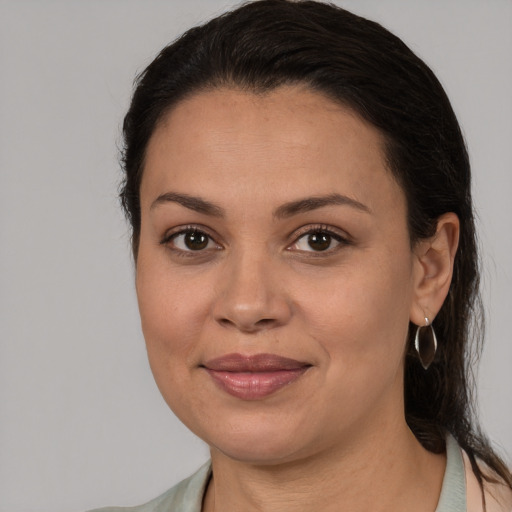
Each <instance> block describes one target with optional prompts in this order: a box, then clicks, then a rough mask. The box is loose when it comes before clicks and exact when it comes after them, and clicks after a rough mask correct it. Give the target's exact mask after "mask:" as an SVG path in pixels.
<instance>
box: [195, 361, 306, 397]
mask: <svg viewBox="0 0 512 512" xmlns="http://www.w3.org/2000/svg"><path fill="white" fill-rule="evenodd" d="M203 367H204V368H205V369H206V371H207V372H208V373H209V374H210V376H211V377H212V378H213V380H214V382H215V384H217V385H218V386H219V387H220V388H221V389H222V390H224V391H226V392H227V393H229V394H230V395H232V396H235V397H237V398H241V399H242V400H259V399H262V398H265V397H266V396H268V395H271V394H272V393H275V392H276V391H278V390H279V389H281V388H283V387H285V386H288V385H289V384H291V383H292V382H294V381H295V380H297V379H298V378H299V377H300V376H301V375H303V374H304V372H306V370H307V369H308V368H310V367H311V365H310V364H307V363H303V362H300V361H295V360H294V359H289V358H286V357H281V356H276V355H273V354H256V355H253V356H243V355H241V354H228V355H225V356H222V357H219V358H217V359H212V360H211V361H208V362H206V363H205V364H204V365H203Z"/></svg>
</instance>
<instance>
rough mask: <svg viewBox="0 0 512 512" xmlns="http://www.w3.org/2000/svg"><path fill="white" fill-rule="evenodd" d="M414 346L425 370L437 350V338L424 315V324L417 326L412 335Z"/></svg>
mask: <svg viewBox="0 0 512 512" xmlns="http://www.w3.org/2000/svg"><path fill="white" fill-rule="evenodd" d="M414 348H415V349H416V352H417V353H418V357H419V359H420V363H421V366H423V368H424V369H425V370H428V367H429V366H430V365H431V364H432V361H433V360H434V357H435V355H436V351H437V338H436V333H435V332H434V328H433V327H432V325H431V324H430V322H429V319H428V318H427V317H425V325H424V326H418V328H417V329H416V336H415V337H414Z"/></svg>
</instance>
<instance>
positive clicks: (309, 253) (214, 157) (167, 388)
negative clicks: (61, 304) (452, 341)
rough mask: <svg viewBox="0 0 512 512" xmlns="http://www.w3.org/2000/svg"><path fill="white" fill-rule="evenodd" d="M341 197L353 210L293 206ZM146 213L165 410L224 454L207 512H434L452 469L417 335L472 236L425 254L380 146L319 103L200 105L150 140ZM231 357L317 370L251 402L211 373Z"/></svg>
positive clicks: (286, 98)
mask: <svg viewBox="0 0 512 512" xmlns="http://www.w3.org/2000/svg"><path fill="white" fill-rule="evenodd" d="M333 193H336V194H339V195H340V196H342V197H344V198H348V200H344V202H343V204H324V205H323V206H319V205H318V204H317V205H316V207H315V208H313V209H310V210H308V211H305V210H304V208H302V209H300V208H299V209H298V211H297V208H296V209H295V211H292V210H293V209H291V208H289V207H288V208H287V209H286V207H285V206H283V205H289V204H290V203H292V202H297V201H300V200H303V199H306V198H318V197H326V196H332V194H333ZM165 194H167V196H165ZM170 194H174V195H170ZM184 195H186V196H187V197H188V196H191V197H195V198H201V200H204V201H207V202H208V203H210V204H211V205H214V208H213V209H212V208H210V210H211V211H205V210H204V208H203V209H202V210H201V208H199V206H201V205H199V206H198V203H197V201H196V202H195V203H193V202H190V201H189V202H188V203H186V202H185V201H183V196H184ZM355 202H357V204H356V203H355ZM203 206H204V205H203ZM198 210H201V211H198ZM284 213H286V214H284ZM141 214H142V222H141V236H140V246H139V251H138V258H137V277H136V286H137V294H138V300H139V308H140V313H141V319H142V328H143V331H144V336H145V339H146V343H147V350H148V356H149V361H150V365H151V368H152V371H153V373H154V376H155V380H156V382H157V384H158V386H159V389H160V391H161V393H162V395H163V396H164V398H165V400H166V401H167V403H168V404H169V406H170V407H171V408H172V410H173V411H174V412H175V413H176V415H177V416H178V417H179V418H180V419H181V420H182V421H183V422H184V423H185V424H186V425H187V426H188V427H189V428H190V429H191V430H192V431H193V432H195V433H196V434H197V435H198V436H200V437H201V438H202V439H204V440H205V441H206V442H207V443H208V444H209V446H210V447H211V454H212V464H213V475H214V476H213V479H212V481H211V482H210V485H209V488H208V492H207V494H206V498H205V501H204V506H203V510H205V511H211V510H226V511H230V510H246V511H251V510H261V511H266V510H281V511H287V510H301V511H309V510H311V511H313V510H315V511H317V510H324V511H330V510H339V503H341V502H343V503H344V509H346V510H351V511H359V510H361V511H362V510H374V511H378V510H395V511H400V510H416V511H421V510H425V511H433V510H435V507H436V503H437V500H438V497H439V492H440V488H441V483H442V477H443V473H444V465H445V460H444V456H442V455H433V454H430V453H428V452H427V451H425V450H424V449H423V448H422V447H421V445H420V444H419V443H418V442H417V441H416V439H415V438H414V436H413V435H412V433H411V432H410V430H409V429H408V427H407V424H406V422H405V418H404V404H403V364H404V352H405V344H406V338H407V332H408V328H409V322H410V321H412V322H413V323H416V324H418V325H423V324H424V317H425V316H428V317H429V318H430V319H431V320H432V319H433V318H434V317H435V314H436V313H437V311H438V310H439V309H440V307H441V305H442V302H443V300H444V298H445V296H446V294H447V292H448V287H449V283H450V279H451V273H452V266H453V257H454V254H455V251H456V247H457V239H458V220H457V217H456V216H455V215H453V214H446V215H445V216H443V217H442V218H441V219H439V224H438V230H437V233H436V235H435V236H434V237H433V238H432V239H429V240H423V241H421V242H419V243H417V244H415V245H414V246H413V248H412V249H411V242H410V239H409V234H408V230H407V221H406V203H405V196H404V193H403V191H402V189H401V188H400V186H399V185H398V184H397V182H396V181H395V180H394V178H393V176H392V174H391V172H390V171H389V170H388V169H387V168H386V164H385V158H384V151H383V139H382V136H381V134H380V133H379V132H378V131H377V130H376V129H375V128H374V127H372V126H371V125H369V124H368V123H366V122H364V121H363V120H362V119H361V118H360V117H358V116H357V115H356V114H355V113H353V112H352V111H350V110H349V109H347V108H345V107H342V106H340V105H338V104H336V103H334V102H332V101H331V100H329V99H327V98H325V97H324V96H322V95H320V94H318V93H315V92H311V91H309V90H307V89H305V88H300V87H281V88H278V89H276V90H274V91H272V92H270V93H266V94H264V95H256V94H252V93H246V92H241V91H238V90H234V89H221V90H214V91H209V92H201V93H198V94H197V95H195V96H192V97H190V98H188V99H186V100H184V101H182V102H181V103H179V104H178V105H177V106H176V107H175V108H174V109H173V110H172V111H171V112H170V113H169V114H168V115H167V117H166V118H165V119H164V120H163V122H162V123H161V124H160V125H159V126H158V128H157V129H156V130H155V133H154V134H153V136H152V138H151V140H150V143H149V145H148V148H147V153H146V162H145V168H144V176H143V180H142V184H141ZM191 228H195V229H196V230H197V229H198V230H200V231H202V232H203V233H204V234H206V235H208V238H205V240H206V241H207V245H206V246H205V247H204V248H203V249H200V250H190V249H189V248H188V247H187V245H186V244H185V241H186V238H185V233H186V232H187V230H188V232H189V233H190V230H191ZM312 231H313V232H316V233H319V232H321V233H319V234H321V235H323V236H325V237H326V238H325V240H327V245H328V247H327V249H325V250H318V246H317V245H314V244H313V246H312V245H311V244H310V243H309V242H308V240H309V239H308V233H311V232H312ZM230 353H239V354H244V355H253V354H260V353H270V354H276V355H279V356H284V357H287V358H292V359H295V360H297V361H301V362H306V363H307V364H308V365H310V367H309V369H308V370H307V371H306V372H305V373H304V374H303V375H302V376H301V377H300V378H299V379H297V380H296V381H295V382H293V383H291V384H290V385H288V386H285V387H284V388H282V389H280V390H278V391H277V392H275V393H273V394H271V395H269V396H267V397H265V398H263V399H260V400H242V399H240V398H237V397H234V396H232V395H230V394H228V393H226V392H225V391H223V390H222V389H220V388H219V387H218V386H217V385H216V384H215V382H213V380H212V378H211V376H210V375H209V374H208V372H206V371H205V369H204V367H203V366H202V365H204V363H205V362H206V361H209V360H211V359H213V358H216V357H219V356H223V355H225V354H230Z"/></svg>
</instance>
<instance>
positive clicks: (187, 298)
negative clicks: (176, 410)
mask: <svg viewBox="0 0 512 512" xmlns="http://www.w3.org/2000/svg"><path fill="white" fill-rule="evenodd" d="M136 283H137V297H138V303H139V310H140V316H141V323H142V330H143V333H144V338H145V340H146V345H147V350H148V357H149V361H150V364H151V368H152V369H153V371H154V373H155V377H158V374H159V373H160V372H162V371H164V372H166V373H167V378H169V376H170V375H174V373H169V372H167V370H168V368H169V367H171V366H172V367H173V368H174V369H175V370H178V371H179V369H180V367H183V368H186V367H188V366H190V365H192V364H193V363H194V349H195V347H196V343H197V340H198V338H199V336H200V332H201V329H202V326H203V324H204V318H205V315H207V313H208V309H209V308H208V301H209V298H208V296H207V290H206V289H203V290H201V291H198V289H197V286H194V284H195V282H194V281H191V280H187V279H178V278H177V274H176V273H173V272H170V271H169V269H162V268H160V266H159V265H158V263H155V264H148V265H146V264H145V262H144V260H143V259H142V260H141V259H139V262H138V265H137V280H136Z"/></svg>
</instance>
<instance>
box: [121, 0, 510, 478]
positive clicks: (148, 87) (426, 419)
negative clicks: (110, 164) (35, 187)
mask: <svg viewBox="0 0 512 512" xmlns="http://www.w3.org/2000/svg"><path fill="white" fill-rule="evenodd" d="M293 84H300V85H303V86H306V87H308V88H310V89H311V90H313V91H316V92H318V93H321V94H323V95H325V96H327V97H328V98H330V99H332V100H333V101H335V102H339V103H340V104H343V105H344V106H347V107H349V108H351V109H352V110H353V111H355V112H356V113H357V114H359V116H361V117H362V118H363V119H365V120H366V121H368V122H369V123H371V124H372V125H374V126H375V127H376V128H377V129H378V130H379V131H380V132H381V134H382V135H383V137H384V140H385V152H386V159H387V167H388V169H389V172H391V173H392V175H393V176H394V177H395V179H396V180H397V181H398V183H399V184H400V185H401V187H402V189H403V191H404V194H405V197H406V201H407V215H408V228H409V234H410V241H411V247H413V246H414V244H415V243H416V242H418V241H419V240H421V239H424V238H428V237H430V236H432V235H433V234H434V233H435V231H436V226H437V219H438V218H439V217H440V216H441V215H443V214H444V213H447V212H454V213H455V214H456V215H457V216H458V218H459V220H460V230H461V231H460V241H459V248H458V251H457V254H456V256H455V262H454V272H453V279H452V283H451V286H450V290H449V293H448V296H447V298H446V300H445V302H444V304H443V306H442V308H441V310H440V312H439V314H438V315H437V317H436V318H435V320H434V322H433V328H434V329H435V332H436V334H437V338H438V351H437V354H436V358H435V360H434V362H433V363H432V365H431V366H430V368H429V369H428V371H425V370H424V369H423V368H422V366H421V364H420V362H419V360H418V358H417V356H416V355H415V351H414V350H413V337H414V330H415V326H414V325H412V324H411V325H410V329H409V341H408V348H407V353H406V356H405V373H404V390H405V415H406V420H407V422H408V424H409V427H410V428H411V430H412V431H413V432H414V434H415V435H416V437H417V438H418V440H419V441H420V442H421V443H422V444H423V446H424V447H425V448H426V449H428V450H430V451H432V452H435V453H440V452H442V451H443V450H444V449H445V438H446V433H447V432H450V433H451V434H452V435H453V436H454V437H455V438H456V439H457V441H458V443H459V444H460V446H461V447H462V448H463V449H464V450H465V451H466V452H467V453H468V455H469V458H470V460H471V463H472V465H473V470H474V471H475V474H476V475H477V478H478V479H479V481H480V484H481V485H482V483H483V480H492V479H493V477H491V476H489V475H490V472H489V471H486V470H485V469H483V467H484V466H482V464H481V463H480V466H482V467H480V466H479V462H478V461H482V462H483V463H484V464H485V465H486V466H488V467H489V468H490V469H491V470H492V472H493V473H494V476H495V477H497V478H501V479H503V480H504V481H505V482H506V483H507V484H508V485H509V486H510V487H511V488H512V475H511V473H510V472H509V470H508V469H507V467H506V465H505V464H504V463H503V461H502V460H501V459H500V458H499V456H498V455H497V454H496V453H495V451H494V450H493V449H492V447H491V445H490V443H489V442H488V440H487V439H486V438H485V436H484V435H483V433H482V432H481V430H480V428H479V426H478V421H477V415H476V412H475V407H474V393H473V389H474V382H473V380H474V379H473V377H472V375H473V374H472V368H473V365H474V363H475V361H476V360H477V359H478V355H479V353H480V351H481V344H482V342H481V340H482V339H483V315H482V308H481V303H480V295H479V258H478V251H477V241H476V236H475V225H474V217H473V206H472V200H471V174H470V165H469V159H468V154H467V151H466V146H465V142H464V139H463V136H462V133H461V129H460V127H459V124H458V122H457V119H456V116H455V114H454V112H453V109H452V107H451V105H450V101H449V100H448V97H447V95H446V93H445V91H444V90H443V88H442V86H441V84H440V83H439V81H438V79H437V78H436V77H435V75H434V74H433V72H432V71H431V70H430V68H429V67H428V66H427V65H426V64H425V63H424V62H423V61H422V60H421V59H420V58H419V57H417V56H416V55H415V54H414V53H413V52H412V51H411V50H410V49H409V48H408V47H407V46H406V45H405V44H404V43H403V42H402V41H401V40H400V39H399V38H398V37H396V36H395V35H393V34H391V33H390V32H389V31H388V30H386V29H385V28H383V27H382V26H381V25H379V24H377V23H375V22H373V21H370V20H367V19H365V18H362V17H360V16H357V15H355V14H353V13H350V12H348V11H347V10H344V9H342V8H340V7H336V6H334V5H332V4H327V3H321V2H316V1H292V0H260V1H255V2H250V3H247V4H243V5H241V6H240V7H238V8H237V9H235V10H233V11H230V12H227V13H225V14H223V15H221V16H218V17H217V18H214V19H212V20H211V21H209V22H207V23H205V24H203V25H201V26H198V27H195V28H192V29H190V30H188V31H187V32H186V33H184V34H183V35H182V36H181V37H179V38H178V39H177V40H175V41H174V42H173V43H171V44H170V45H169V46H167V47H165V48H164V49H163V50H162V51H161V52H160V53H159V55H158V56H157V57H156V58H155V59H154V61H153V62H152V63H151V64H150V65H149V66H148V67H147V68H146V69H145V70H144V71H143V72H142V73H141V74H140V75H139V76H138V77H137V79H136V82H135V90H134V94H133V98H132V102H131V105H130V108H129V111H128V113H127V114H126V117H125V119H124V124H123V136H124V147H123V154H122V166H123V170H124V180H123V183H122V186H121V194H120V196H121V201H122V205H123V207H124V210H125V213H126V215H127V217H128V219H129V221H130V223H131V228H132V248H133V253H134V257H135V258H136V257H137V249H138V244H139V235H140V221H141V219H140V198H139V189H140V184H141V179H142V175H143V172H144V159H145V152H146V148H147V146H148V141H149V140H150V138H151V136H152V134H153V133H154V131H155V129H156V127H157V126H158V124H159V122H160V121H161V120H162V119H163V117H164V116H165V114H166V113H167V112H168V111H169V110H170V109H172V108H173V106H174V105H176V104H177V103H178V102H179V101H181V100H183V99H184V98H185V97H187V96H190V95H193V94H197V93H199V92H201V91H207V90H212V89H216V88H220V87H228V88H236V89H239V90H243V91H247V92H252V93H255V94H264V93H265V92H267V91H271V90H273V89H275V88H277V87H279V86H282V85H293Z"/></svg>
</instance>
